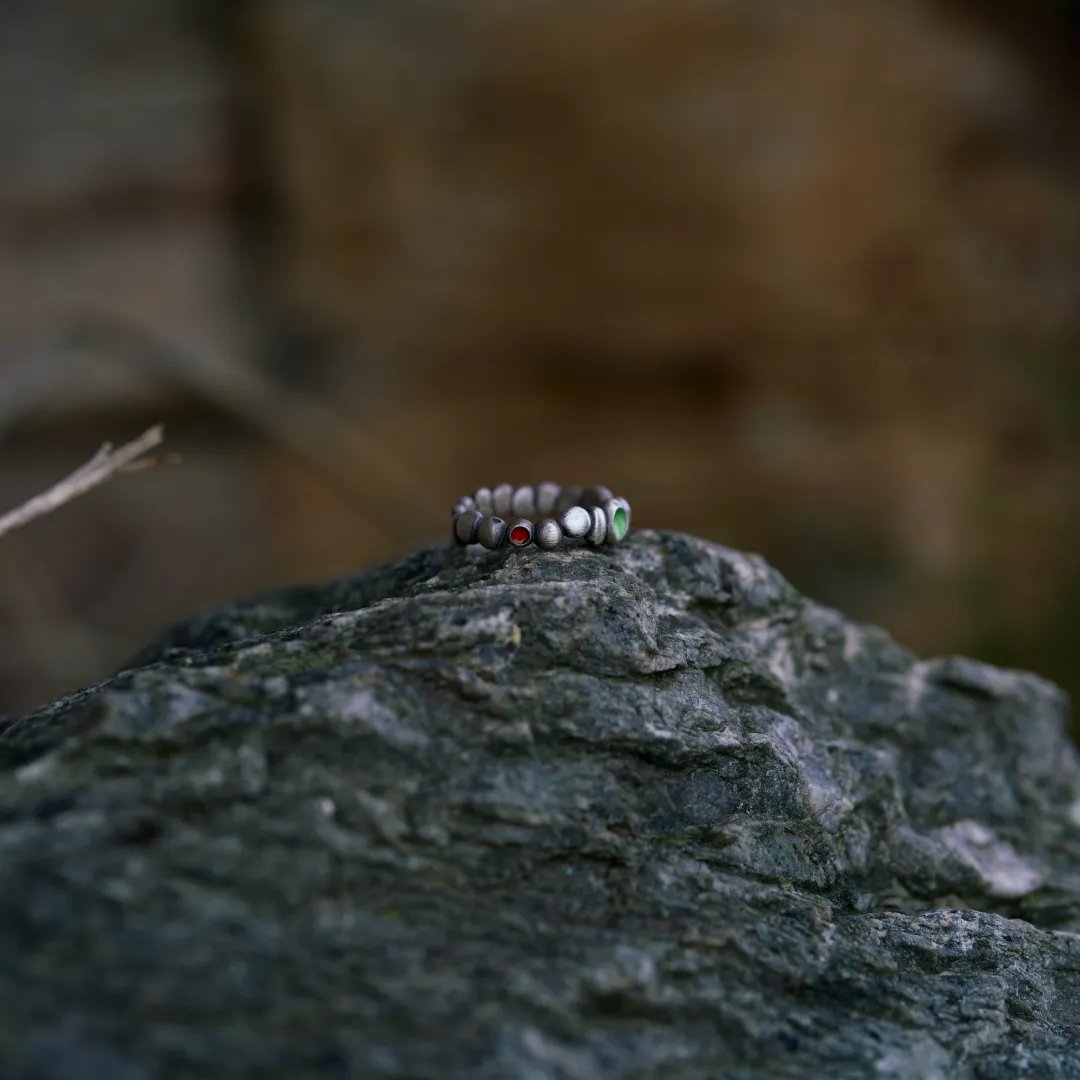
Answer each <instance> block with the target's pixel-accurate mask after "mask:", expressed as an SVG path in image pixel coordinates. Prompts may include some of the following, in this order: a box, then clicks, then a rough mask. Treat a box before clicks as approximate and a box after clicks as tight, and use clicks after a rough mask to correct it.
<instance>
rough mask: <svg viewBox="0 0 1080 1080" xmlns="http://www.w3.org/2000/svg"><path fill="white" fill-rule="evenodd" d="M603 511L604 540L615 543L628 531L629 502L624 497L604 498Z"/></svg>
mask: <svg viewBox="0 0 1080 1080" xmlns="http://www.w3.org/2000/svg"><path fill="white" fill-rule="evenodd" d="M601 509H602V510H603V511H604V524H605V528H606V532H607V536H606V542H607V543H609V544H617V543H618V542H619V541H620V540H621V539H622V538H623V537H624V536H625V535H626V534H627V532H629V531H630V504H629V503H628V502H627V501H626V500H625V499H616V498H611V499H605V500H604V504H603V506H602V507H601Z"/></svg>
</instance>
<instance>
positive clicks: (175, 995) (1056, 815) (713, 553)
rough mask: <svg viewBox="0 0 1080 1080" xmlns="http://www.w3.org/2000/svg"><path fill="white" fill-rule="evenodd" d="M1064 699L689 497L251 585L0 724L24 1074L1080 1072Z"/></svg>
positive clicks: (1, 793) (584, 1077)
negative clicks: (795, 577) (940, 646)
mask: <svg viewBox="0 0 1080 1080" xmlns="http://www.w3.org/2000/svg"><path fill="white" fill-rule="evenodd" d="M1065 724H1066V707H1065V703H1064V700H1063V697H1062V695H1061V694H1060V693H1059V692H1058V691H1057V690H1055V688H1054V687H1053V686H1051V685H1049V684H1048V683H1046V682H1043V681H1042V680H1040V679H1038V678H1036V677H1034V676H1031V675H1026V674H1020V673H1015V672H1006V671H1001V670H997V669H994V668H990V667H987V666H985V665H981V664H978V663H975V662H972V661H968V660H959V659H951V660H935V661H926V662H923V661H918V660H916V659H915V658H914V657H913V656H911V655H910V654H909V653H907V652H906V651H904V650H903V649H901V648H899V647H898V646H897V645H895V644H894V643H893V642H892V641H891V640H890V639H889V638H888V637H887V636H886V635H885V634H884V633H882V632H881V631H879V630H876V629H873V628H868V627H863V626H858V625H854V624H852V623H850V622H848V621H847V620H845V619H844V618H843V617H842V616H841V615H839V614H838V613H836V612H835V611H832V610H829V609H825V608H822V607H820V606H818V605H816V604H814V603H813V602H811V601H808V600H806V599H804V598H803V597H801V596H800V595H799V594H798V593H797V592H796V591H795V590H794V589H793V588H792V587H791V586H790V585H788V584H787V583H786V582H785V581H784V580H783V579H782V578H781V577H780V576H779V575H778V574H777V573H776V572H775V571H773V570H772V569H771V568H769V567H768V566H767V565H765V564H764V563H763V562H761V561H760V560H759V559H757V558H756V557H752V556H747V555H743V554H740V553H738V552H735V551H731V550H728V549H725V548H721V547H718V546H715V545H711V544H708V543H705V542H703V541H699V540H695V539H691V538H688V537H685V536H681V535H677V534H669V533H648V532H639V533H636V534H635V535H634V536H632V537H631V538H630V539H629V540H628V541H627V542H626V543H625V544H624V545H623V546H621V547H620V548H619V549H617V550H615V551H613V552H610V553H604V554H596V553H594V552H589V551H574V552H562V553H541V552H533V553H530V554H525V555H522V554H521V553H518V552H510V553H506V552H503V553H488V552H481V551H480V550H479V549H477V550H476V551H473V550H472V549H469V550H468V551H460V550H453V549H446V550H433V551H427V552H421V553H419V554H417V555H415V556H413V557H411V558H409V559H406V560H404V561H403V562H401V563H399V564H397V565H395V566H390V567H386V568H383V569H380V570H376V571H371V572H366V573H362V574H359V575H356V576H354V577H352V578H350V579H346V580H342V581H338V582H334V583H332V584H329V585H326V586H323V587H311V588H297V589H292V590H287V591H283V592H279V593H276V594H273V595H270V596H267V597H263V598H259V599H257V600H255V601H252V602H250V603H247V604H242V605H238V606H236V607H234V608H231V609H229V610H226V611H223V612H218V613H215V614H211V615H208V616H206V617H204V618H202V619H200V620H197V621H195V622H193V623H190V624H188V625H186V626H184V627H180V628H178V629H177V630H176V631H174V632H173V633H172V634H171V635H170V636H169V638H168V639H167V640H166V641H165V642H163V643H162V644H161V645H160V646H158V647H155V648H154V649H152V650H149V651H147V652H146V653H145V654H144V655H143V656H142V657H141V658H140V659H139V661H138V663H137V664H136V665H135V666H134V667H133V668H132V669H131V670H129V671H126V672H124V673H122V674H120V675H118V676H117V677H115V678H114V679H112V680H110V681H108V682H106V683H103V684H101V685H99V686H97V687H94V688H92V689H90V690H87V691H85V692H83V693H80V694H76V695H74V696H72V697H70V698H68V699H65V700H63V701H60V702H58V703H56V704H55V705H52V706H50V707H48V708H46V709H43V710H41V711H40V712H38V713H37V714H35V715H33V716H28V717H25V718H23V719H20V720H16V721H14V722H11V723H9V724H8V726H7V728H6V729H5V730H4V732H3V733H2V735H0V753H2V761H3V769H2V772H0V909H2V912H0V914H2V918H0V1030H2V1033H3V1039H2V1043H0V1047H2V1051H0V1053H2V1059H3V1061H2V1064H3V1069H2V1070H0V1073H2V1075H4V1076H5V1077H6V1076H28V1077H30V1076H32V1077H49V1078H53V1077H56V1078H59V1077H63V1078H67V1077H76V1076H78V1077H86V1076H93V1077H102V1078H105V1077H109V1078H112V1077H121V1078H131V1080H135V1078H150V1077H159V1076H199V1077H216V1076H222V1077H226V1076H227V1077H230V1078H231V1077H248V1076H251V1077H255V1076H259V1077H265V1076H287V1077H290V1078H291V1077H308V1076H311V1077H315V1076H320V1077H324V1076H358V1077H359V1076H363V1077H402V1078H404V1077H446V1076H453V1077H458V1076H460V1077H480V1078H492V1080H494V1078H518V1077H521V1078H528V1080H548V1078H550V1080H564V1078H565V1080H591V1078H594V1077H595V1078H601V1077H604V1078H608V1077H623V1078H631V1077H634V1078H647V1077H680V1078H682V1077H686V1078H700V1080H705V1078H710V1080H715V1078H720V1077H723V1078H728V1077H730V1078H749V1077H762V1078H765V1077H769V1078H772V1077H785V1076H791V1077H801V1076H806V1075H814V1072H815V1071H816V1072H817V1074H818V1075H827V1076H829V1077H864V1076H865V1077H893V1078H910V1080H927V1078H932V1077H939V1078H953V1077H964V1078H967V1077H970V1078H972V1080H976V1078H978V1080H988V1078H991V1077H995V1078H996V1077H1002V1078H1005V1077H1015V1076H1017V1075H1027V1076H1033V1077H1080V1050H1078V1046H1080V938H1077V936H1076V934H1075V933H1073V930H1074V928H1076V927H1078V926H1080V870H1078V867H1080V862H1078V860H1077V855H1078V854H1080V824H1078V822H1080V769H1078V762H1077V755H1076V753H1075V752H1074V750H1073V747H1072V745H1071V744H1070V743H1069V742H1068V741H1067V739H1066V737H1065V735H1064V730H1065ZM80 1070H81V1071H80Z"/></svg>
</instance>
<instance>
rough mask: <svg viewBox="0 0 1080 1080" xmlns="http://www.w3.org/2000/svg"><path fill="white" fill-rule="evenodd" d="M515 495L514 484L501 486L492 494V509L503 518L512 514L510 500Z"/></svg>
mask: <svg viewBox="0 0 1080 1080" xmlns="http://www.w3.org/2000/svg"><path fill="white" fill-rule="evenodd" d="M513 494H514V487H513V485H512V484H500V485H499V486H498V487H497V488H495V489H494V490H493V491H492V493H491V508H492V510H494V511H495V513H496V514H498V515H499V516H500V517H502V516H503V515H504V514H509V513H510V499H511V497H512V496H513Z"/></svg>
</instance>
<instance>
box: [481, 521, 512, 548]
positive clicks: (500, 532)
mask: <svg viewBox="0 0 1080 1080" xmlns="http://www.w3.org/2000/svg"><path fill="white" fill-rule="evenodd" d="M476 539H477V541H478V542H479V543H481V544H483V545H484V547H486V548H487V549H488V550H489V551H495V550H497V549H498V548H501V547H502V546H503V544H505V543H506V522H505V521H503V519H502V518H501V517H487V518H484V520H483V521H481V522H480V527H479V528H478V529H477V530H476Z"/></svg>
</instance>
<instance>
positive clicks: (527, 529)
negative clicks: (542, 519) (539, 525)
mask: <svg viewBox="0 0 1080 1080" xmlns="http://www.w3.org/2000/svg"><path fill="white" fill-rule="evenodd" d="M506 538H507V540H509V541H510V546H511V547H517V548H520V547H525V546H526V545H527V544H530V543H532V538H533V523H532V522H531V521H529V520H527V519H526V518H518V520H517V521H512V522H511V523H510V527H509V528H508V529H507V530H506Z"/></svg>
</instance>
